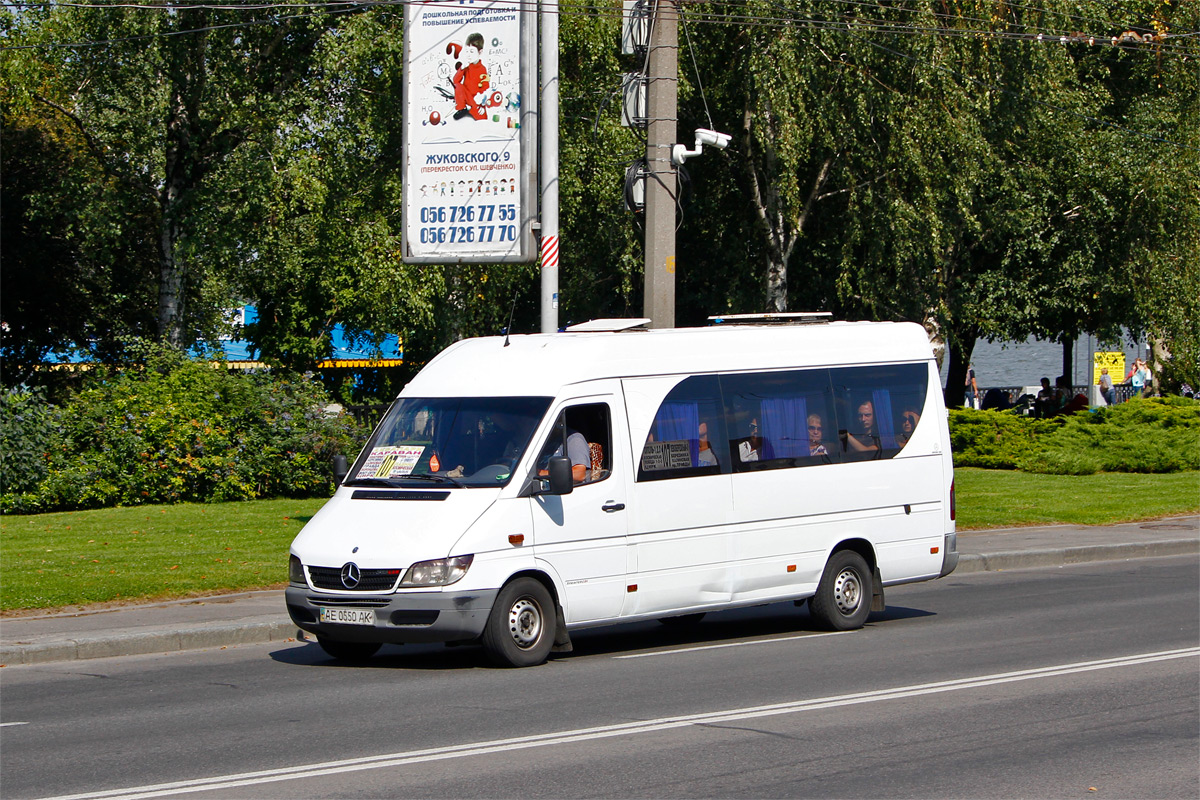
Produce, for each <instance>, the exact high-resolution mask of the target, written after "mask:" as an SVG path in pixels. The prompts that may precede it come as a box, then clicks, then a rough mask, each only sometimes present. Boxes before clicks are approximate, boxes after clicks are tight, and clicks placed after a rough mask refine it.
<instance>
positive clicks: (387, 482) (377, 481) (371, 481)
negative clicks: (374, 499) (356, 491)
mask: <svg viewBox="0 0 1200 800" xmlns="http://www.w3.org/2000/svg"><path fill="white" fill-rule="evenodd" d="M342 485H343V486H390V487H392V488H393V489H398V488H400V485H401V484H400V482H399V481H395V480H392V479H391V478H355V479H354V480H349V481H346V482H344V483H343V484H342Z"/></svg>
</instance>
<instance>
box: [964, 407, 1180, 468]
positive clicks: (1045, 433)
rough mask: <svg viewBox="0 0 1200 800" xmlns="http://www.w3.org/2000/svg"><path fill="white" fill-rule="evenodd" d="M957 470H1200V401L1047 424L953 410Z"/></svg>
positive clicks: (1112, 410) (1102, 411) (1099, 412)
mask: <svg viewBox="0 0 1200 800" xmlns="http://www.w3.org/2000/svg"><path fill="white" fill-rule="evenodd" d="M950 441H951V446H952V447H953V451H954V465H955V467H983V468H987V469H1019V470H1022V471H1024V472H1034V473H1044V474H1053V475H1092V474H1094V473H1097V472H1142V473H1167V472H1179V471H1183V470H1200V402H1197V401H1195V400H1189V399H1186V398H1182V397H1167V398H1147V399H1134V400H1130V401H1129V402H1127V403H1122V404H1120V405H1116V406H1108V407H1103V408H1096V409H1092V410H1090V411H1081V412H1079V413H1077V414H1074V415H1072V416H1070V417H1058V418H1055V419H1050V420H1040V419H1034V418H1032V417H1023V416H1020V415H1018V414H1014V413H1010V412H998V411H974V410H971V409H964V408H951V409H950Z"/></svg>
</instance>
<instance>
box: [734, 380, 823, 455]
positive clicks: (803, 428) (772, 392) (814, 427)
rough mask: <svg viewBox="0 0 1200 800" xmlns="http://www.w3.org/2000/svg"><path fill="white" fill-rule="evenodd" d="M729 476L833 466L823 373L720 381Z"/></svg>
mask: <svg viewBox="0 0 1200 800" xmlns="http://www.w3.org/2000/svg"><path fill="white" fill-rule="evenodd" d="M721 390H722V392H723V394H724V396H725V398H726V400H727V416H728V419H729V425H730V428H731V438H730V441H729V456H730V461H731V463H732V466H733V470H734V471H735V472H745V471H753V470H761V469H782V468H787V467H802V466H810V465H815V464H828V463H832V462H834V461H837V460H838V452H839V451H838V448H837V447H835V446H834V439H833V430H834V416H833V402H832V396H833V395H832V391H831V387H830V384H829V378H828V373H827V371H826V370H823V369H814V370H794V371H790V372H760V373H752V374H745V375H723V376H722V377H721Z"/></svg>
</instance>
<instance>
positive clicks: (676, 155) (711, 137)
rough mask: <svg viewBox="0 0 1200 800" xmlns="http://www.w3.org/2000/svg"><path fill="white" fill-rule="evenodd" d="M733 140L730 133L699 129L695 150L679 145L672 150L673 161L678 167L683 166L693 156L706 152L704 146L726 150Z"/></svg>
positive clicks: (697, 130)
mask: <svg viewBox="0 0 1200 800" xmlns="http://www.w3.org/2000/svg"><path fill="white" fill-rule="evenodd" d="M732 138H733V137H732V136H730V135H729V134H728V133H717V132H716V131H710V130H709V129H708V128H697V129H696V146H695V148H693V149H691V150H688V149H687V147H686V146H684V145H682V144H677V145H675V146H674V147H672V148H671V160H672V161H674V162H675V164H676V165H679V164H682V163H683V162H684V161H687V160H688V159H689V158H691V157H692V156H698V155H700V153H701V152H702V151H703V150H704V145H708V146H709V147H715V148H717V149H718V150H724V149H725V148H726V147H728V146H729V140H730V139H732Z"/></svg>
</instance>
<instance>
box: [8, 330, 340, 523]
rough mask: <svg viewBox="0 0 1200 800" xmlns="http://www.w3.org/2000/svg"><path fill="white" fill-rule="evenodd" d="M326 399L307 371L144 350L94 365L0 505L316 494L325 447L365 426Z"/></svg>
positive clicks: (323, 480)
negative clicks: (336, 413) (267, 371)
mask: <svg viewBox="0 0 1200 800" xmlns="http://www.w3.org/2000/svg"><path fill="white" fill-rule="evenodd" d="M327 402H328V400H327V398H326V396H325V394H324V392H323V391H322V390H321V389H320V388H319V387H318V386H317V385H316V384H314V383H313V382H312V381H309V380H307V379H303V378H298V377H284V376H280V375H277V374H272V375H242V374H235V373H231V372H228V371H226V370H222V369H214V368H213V366H211V365H210V364H208V363H206V362H201V361H193V360H189V359H187V358H186V357H184V356H182V355H181V354H179V353H178V352H176V351H174V350H171V349H169V348H150V349H149V351H148V352H147V354H146V359H145V366H144V368H131V369H126V370H121V371H117V372H113V373H108V372H105V371H101V372H100V373H99V374H97V375H96V376H95V377H94V378H93V379H92V380H91V381H89V384H88V386H87V387H86V388H85V389H83V390H82V391H81V392H79V393H78V395H76V396H75V397H74V398H72V399H71V400H70V401H69V402H68V403H67V404H66V405H65V406H64V407H63V408H62V410H61V412H60V413H59V420H60V423H61V431H60V433H59V435H58V436H57V438H56V440H55V447H54V448H53V449H52V450H51V453H50V458H49V463H48V465H47V467H48V469H47V473H46V475H45V477H44V478H43V479H42V480H41V481H40V483H39V484H38V485H37V487H36V489H34V490H33V491H30V492H27V493H25V494H8V495H5V496H4V497H3V498H0V502H2V503H3V508H4V510H6V511H26V512H28V511H33V510H43V511H44V510H52V509H73V508H96V507H102V506H114V505H141V504H146V503H178V502H206V501H223V500H246V499H251V498H258V497H312V496H316V495H320V494H324V493H326V492H328V491H329V490H330V488H331V485H332V484H331V479H332V476H331V468H330V459H331V458H332V456H333V455H334V454H336V453H343V454H345V453H351V452H353V451H355V450H357V448H358V446H359V444H360V443H361V439H362V438H363V435H364V432H362V431H360V430H358V428H357V426H356V425H355V423H354V422H353V420H352V419H350V418H348V417H337V418H331V417H328V416H326V414H325V412H324V406H325V405H326V404H327Z"/></svg>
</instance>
